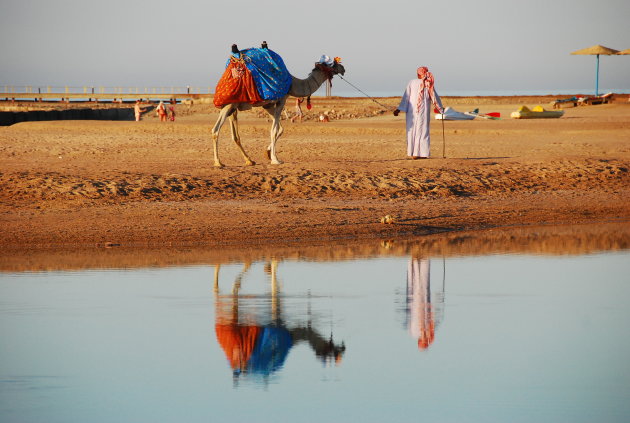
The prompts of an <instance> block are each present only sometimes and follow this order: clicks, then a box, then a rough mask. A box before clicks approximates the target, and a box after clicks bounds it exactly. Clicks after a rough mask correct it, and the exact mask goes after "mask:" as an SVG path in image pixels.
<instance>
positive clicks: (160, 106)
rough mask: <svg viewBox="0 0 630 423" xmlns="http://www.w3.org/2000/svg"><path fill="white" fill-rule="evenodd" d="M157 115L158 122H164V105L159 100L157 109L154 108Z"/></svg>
mask: <svg viewBox="0 0 630 423" xmlns="http://www.w3.org/2000/svg"><path fill="white" fill-rule="evenodd" d="M155 111H156V113H157V115H158V117H159V118H160V122H166V106H164V102H163V101H160V104H158V106H157V109H155Z"/></svg>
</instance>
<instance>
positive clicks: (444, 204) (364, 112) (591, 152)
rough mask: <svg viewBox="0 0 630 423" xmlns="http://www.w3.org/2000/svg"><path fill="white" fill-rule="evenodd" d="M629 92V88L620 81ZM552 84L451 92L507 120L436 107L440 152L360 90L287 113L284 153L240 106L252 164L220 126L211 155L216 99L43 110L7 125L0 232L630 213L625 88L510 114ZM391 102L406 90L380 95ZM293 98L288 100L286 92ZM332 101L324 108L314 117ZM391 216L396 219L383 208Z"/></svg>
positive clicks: (482, 223)
mask: <svg viewBox="0 0 630 423" xmlns="http://www.w3.org/2000/svg"><path fill="white" fill-rule="evenodd" d="M625 97H627V96H625ZM552 99H553V97H526V98H517V97H485V98H479V97H471V98H448V97H446V98H444V103H445V106H451V107H453V108H455V109H456V110H458V111H468V110H472V109H474V108H479V109H480V112H482V113H489V112H500V113H501V116H502V119H500V120H480V119H475V120H473V121H447V122H445V124H444V138H445V152H446V158H443V157H442V154H443V147H444V144H443V133H442V125H441V122H440V121H433V122H432V127H431V134H432V145H431V154H432V158H430V159H429V160H408V159H407V157H406V148H405V129H404V115H402V114H401V116H399V117H394V116H392V114H391V113H390V112H385V111H384V110H383V109H382V107H381V106H380V105H378V104H376V103H375V102H373V101H371V100H370V99H365V98H330V99H325V98H313V109H312V110H311V111H309V112H307V118H306V119H305V120H304V122H302V123H291V122H290V121H288V120H284V121H283V125H284V128H285V131H284V135H283V136H282V137H281V139H280V140H279V142H278V144H277V148H278V156H279V158H280V160H282V161H283V162H284V164H282V165H279V166H272V165H270V164H268V161H267V159H266V156H265V148H266V146H267V145H268V143H269V126H270V121H269V120H268V118H267V117H266V116H265V114H264V113H263V112H261V111H260V110H256V109H255V110H254V111H251V112H244V113H241V114H240V115H239V120H240V134H241V137H242V142H243V145H244V147H245V149H246V150H247V151H248V153H249V154H250V156H251V157H252V159H253V160H255V161H256V163H257V164H256V165H255V166H245V163H244V161H243V159H242V157H241V156H240V153H239V152H238V151H237V149H236V147H235V145H234V143H233V142H232V141H231V139H230V135H229V129H228V127H227V126H226V127H224V128H223V131H222V133H221V139H220V155H221V160H222V161H223V163H224V164H225V167H224V168H221V169H218V168H215V167H214V166H213V160H212V142H211V137H210V128H211V127H212V125H213V124H214V122H215V120H216V117H217V110H216V109H215V108H214V107H213V106H212V105H206V104H194V105H178V106H177V113H178V116H177V120H176V121H175V122H159V121H158V120H157V118H156V117H155V116H154V115H153V114H152V113H151V114H148V115H146V116H145V117H144V118H143V120H142V121H141V122H124V121H48V122H22V123H18V124H15V125H12V126H5V127H0V231H1V232H2V236H1V237H0V245H1V246H2V247H3V248H4V249H5V250H6V249H14V250H19V249H26V250H28V249H38V248H49V247H54V248H90V247H112V246H114V247H140V246H143V247H164V246H187V245H189V246H211V247H224V248H228V247H229V248H235V247H239V248H240V247H242V248H246V247H254V246H261V245H270V244H276V245H280V244H286V243H300V242H301V243H324V244H325V243H335V242H341V241H347V240H372V239H377V240H391V239H403V238H406V237H417V236H424V235H430V234H436V233H444V232H453V231H471V230H481V229H487V228H500V227H517V226H536V225H570V224H578V223H579V224H587V223H611V222H612V223H615V224H619V225H621V226H620V227H622V228H624V227H626V228H627V226H628V225H627V222H628V219H629V218H630V179H629V174H628V169H629V168H630V102H627V101H626V98H623V99H619V100H618V101H616V102H614V103H612V104H604V105H597V106H584V107H576V108H567V109H566V110H565V115H564V116H563V117H562V118H559V119H537V120H516V119H510V118H509V115H510V112H512V111H515V110H516V109H517V108H518V107H519V106H520V105H527V106H530V107H533V106H535V105H538V104H540V105H543V106H544V107H546V108H548V109H551V106H550V104H549V102H550V101H551V100H552ZM377 100H378V101H379V102H380V103H382V104H385V105H386V106H388V107H391V108H392V109H393V108H394V107H395V106H396V105H397V104H398V101H399V99H398V98H393V97H392V98H379V99H377ZM287 110H288V112H289V113H290V112H292V107H290V106H289V107H288V108H287ZM321 112H328V114H329V115H330V117H331V120H330V122H328V123H319V122H318V121H317V119H316V117H317V116H318V115H319V113H321ZM385 216H390V217H391V223H390V224H384V223H381V220H382V218H383V217H385Z"/></svg>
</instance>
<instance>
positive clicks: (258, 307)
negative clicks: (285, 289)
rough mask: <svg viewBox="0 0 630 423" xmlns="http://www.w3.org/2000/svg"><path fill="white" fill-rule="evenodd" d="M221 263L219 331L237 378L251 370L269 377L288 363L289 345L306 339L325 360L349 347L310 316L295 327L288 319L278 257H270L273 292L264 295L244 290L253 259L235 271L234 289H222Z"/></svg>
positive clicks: (267, 265)
mask: <svg viewBox="0 0 630 423" xmlns="http://www.w3.org/2000/svg"><path fill="white" fill-rule="evenodd" d="M220 267H221V265H220V264H216V265H215V268H214V293H215V307H216V315H215V320H216V322H215V331H216V336H217V341H218V342H219V344H220V346H221V348H222V349H223V351H224V352H225V354H226V358H227V359H228V361H229V362H230V365H231V367H232V371H233V376H234V377H235V378H238V377H239V376H247V375H248V374H251V375H257V376H263V377H264V378H267V377H269V376H270V375H271V374H273V373H275V372H276V371H278V370H279V369H280V368H281V367H282V366H283V363H284V360H285V359H286V357H287V355H288V353H289V350H290V349H291V348H292V347H293V346H294V345H296V344H298V343H301V342H306V343H307V344H308V345H309V346H310V347H311V348H312V349H313V352H314V353H315V356H316V357H317V358H318V359H319V360H321V361H322V363H324V364H331V363H339V362H340V361H341V359H342V356H343V354H344V352H345V349H346V347H345V344H344V343H343V342H342V343H341V344H337V343H335V342H334V341H333V338H332V334H331V335H330V337H326V336H324V335H323V334H321V333H320V332H319V331H317V330H316V329H315V328H314V327H313V326H312V325H311V323H312V322H311V321H310V319H309V321H308V323H307V324H301V325H297V326H295V327H294V326H292V327H289V326H288V325H287V323H286V322H285V319H284V318H283V317H284V316H283V307H282V303H281V300H282V296H281V295H280V289H279V283H278V278H277V273H278V271H277V268H278V260H277V259H274V258H272V259H271V260H270V261H268V262H267V263H265V273H267V274H268V275H269V276H270V279H271V280H270V282H271V292H270V293H269V294H267V295H264V296H259V295H253V296H241V295H240V289H241V284H242V279H243V277H244V276H245V274H246V273H247V272H248V270H249V268H250V263H248V262H246V263H244V264H243V269H242V270H241V272H240V273H239V274H238V275H237V276H236V278H235V280H234V282H233V285H232V291H231V294H228V295H225V294H221V293H220V290H219V271H220ZM294 312H295V311H294Z"/></svg>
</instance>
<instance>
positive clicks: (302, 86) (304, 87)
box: [289, 69, 326, 97]
mask: <svg viewBox="0 0 630 423" xmlns="http://www.w3.org/2000/svg"><path fill="white" fill-rule="evenodd" d="M292 78H293V81H292V82H291V88H290V89H289V95H292V96H293V97H308V96H310V95H311V94H313V93H314V92H315V91H317V89H318V88H319V87H321V85H322V84H323V83H324V81H326V75H325V74H324V72H322V71H321V70H319V69H313V72H311V73H310V74H309V75H308V77H307V78H306V79H299V78H296V77H294V76H292Z"/></svg>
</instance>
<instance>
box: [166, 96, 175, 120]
mask: <svg viewBox="0 0 630 423" xmlns="http://www.w3.org/2000/svg"><path fill="white" fill-rule="evenodd" d="M176 104H177V100H175V99H173V100H171V105H170V106H168V115H169V119H170V120H171V122H175V105H176Z"/></svg>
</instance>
